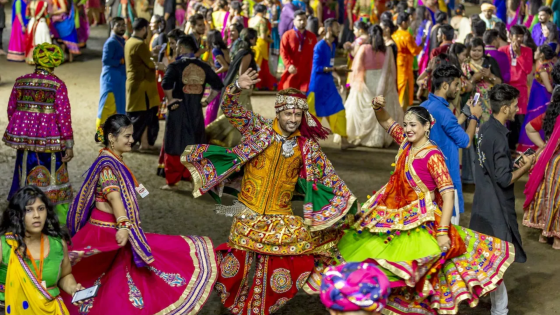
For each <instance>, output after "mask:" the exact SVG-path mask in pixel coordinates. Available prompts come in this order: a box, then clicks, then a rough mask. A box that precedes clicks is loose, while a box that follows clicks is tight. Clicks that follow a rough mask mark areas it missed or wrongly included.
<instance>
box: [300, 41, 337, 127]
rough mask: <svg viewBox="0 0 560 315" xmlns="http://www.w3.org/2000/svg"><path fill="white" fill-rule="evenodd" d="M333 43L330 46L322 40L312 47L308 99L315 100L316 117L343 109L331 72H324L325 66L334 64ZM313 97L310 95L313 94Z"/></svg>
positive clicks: (325, 115) (332, 113)
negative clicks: (311, 67)
mask: <svg viewBox="0 0 560 315" xmlns="http://www.w3.org/2000/svg"><path fill="white" fill-rule="evenodd" d="M335 48H336V47H335V45H334V44H333V46H332V48H331V46H329V44H328V43H327V42H326V41H325V40H322V41H320V42H318V43H317V45H316V46H315V49H313V69H312V70H311V81H310V82H309V93H308V96H309V97H308V99H309V100H311V99H314V100H315V112H316V114H317V117H327V116H331V115H334V114H336V113H338V112H340V111H342V110H344V104H343V103H342V98H341V97H340V94H338V90H337V89H336V85H335V84H334V79H333V75H332V72H324V71H323V69H324V68H325V67H333V66H334V56H335ZM312 94H313V95H314V97H311V96H313V95H312Z"/></svg>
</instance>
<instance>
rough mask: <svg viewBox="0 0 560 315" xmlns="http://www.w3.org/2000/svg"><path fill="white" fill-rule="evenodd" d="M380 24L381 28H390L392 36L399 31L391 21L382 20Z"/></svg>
mask: <svg viewBox="0 0 560 315" xmlns="http://www.w3.org/2000/svg"><path fill="white" fill-rule="evenodd" d="M379 24H380V25H381V27H388V28H389V29H390V30H391V34H393V33H394V32H396V31H397V26H396V25H395V24H394V23H393V21H391V20H381V23H379Z"/></svg>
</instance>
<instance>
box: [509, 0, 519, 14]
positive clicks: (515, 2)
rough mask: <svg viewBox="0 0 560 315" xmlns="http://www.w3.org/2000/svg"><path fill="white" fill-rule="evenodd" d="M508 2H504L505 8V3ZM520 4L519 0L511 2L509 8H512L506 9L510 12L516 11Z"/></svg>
mask: <svg viewBox="0 0 560 315" xmlns="http://www.w3.org/2000/svg"><path fill="white" fill-rule="evenodd" d="M508 2H509V1H506V6H507V3H508ZM521 2H522V1H521V0H511V6H512V7H511V8H508V9H510V10H511V11H512V12H515V11H517V9H518V8H519V6H520V5H521Z"/></svg>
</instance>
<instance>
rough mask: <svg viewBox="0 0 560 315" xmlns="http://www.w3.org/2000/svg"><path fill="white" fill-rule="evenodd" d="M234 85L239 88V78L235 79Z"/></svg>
mask: <svg viewBox="0 0 560 315" xmlns="http://www.w3.org/2000/svg"><path fill="white" fill-rule="evenodd" d="M234 85H235V87H236V88H237V89H238V90H241V88H240V87H239V80H235V83H234Z"/></svg>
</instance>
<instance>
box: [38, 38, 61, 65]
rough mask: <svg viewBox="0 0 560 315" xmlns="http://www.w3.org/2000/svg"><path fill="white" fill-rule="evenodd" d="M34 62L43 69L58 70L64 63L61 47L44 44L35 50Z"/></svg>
mask: <svg viewBox="0 0 560 315" xmlns="http://www.w3.org/2000/svg"><path fill="white" fill-rule="evenodd" d="M33 61H34V62H35V64H36V65H38V66H41V67H45V68H56V67H58V66H60V64H61V63H62V62H63V61H64V54H63V53H62V50H61V49H60V47H58V46H56V45H52V44H49V43H43V44H39V45H37V46H35V49H33Z"/></svg>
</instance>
